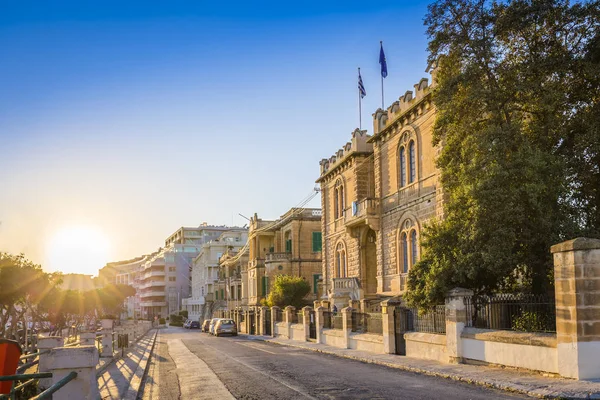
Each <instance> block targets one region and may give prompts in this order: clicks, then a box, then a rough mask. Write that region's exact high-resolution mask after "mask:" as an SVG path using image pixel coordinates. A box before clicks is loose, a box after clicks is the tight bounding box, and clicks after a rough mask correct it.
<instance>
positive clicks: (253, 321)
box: [248, 310, 256, 335]
mask: <svg viewBox="0 0 600 400" xmlns="http://www.w3.org/2000/svg"><path fill="white" fill-rule="evenodd" d="M248 318H250V324H249V325H250V332H249V334H250V335H256V313H255V312H254V311H253V310H250V311H249V312H248Z"/></svg>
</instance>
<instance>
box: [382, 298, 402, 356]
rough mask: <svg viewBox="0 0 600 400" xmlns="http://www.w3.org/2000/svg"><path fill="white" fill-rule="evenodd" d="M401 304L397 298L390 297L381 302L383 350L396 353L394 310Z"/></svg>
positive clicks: (387, 352)
mask: <svg viewBox="0 0 600 400" xmlns="http://www.w3.org/2000/svg"><path fill="white" fill-rule="evenodd" d="M398 304H400V303H399V302H398V301H396V300H392V299H388V300H384V301H382V302H381V329H382V334H383V352H384V353H386V354H395V353H396V326H395V320H394V311H395V310H396V306H397V305H398Z"/></svg>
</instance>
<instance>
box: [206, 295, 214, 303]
mask: <svg viewBox="0 0 600 400" xmlns="http://www.w3.org/2000/svg"><path fill="white" fill-rule="evenodd" d="M204 301H206V302H208V301H215V294H214V293H208V294H205V295H204Z"/></svg>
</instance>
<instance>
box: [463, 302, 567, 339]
mask: <svg viewBox="0 0 600 400" xmlns="http://www.w3.org/2000/svg"><path fill="white" fill-rule="evenodd" d="M465 306H466V311H467V326H471V327H475V328H483V329H499V330H514V331H523V332H556V304H555V301H554V297H553V296H548V295H533V294H510V293H505V294H497V295H493V296H471V297H467V298H465Z"/></svg>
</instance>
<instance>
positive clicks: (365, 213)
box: [344, 198, 381, 231]
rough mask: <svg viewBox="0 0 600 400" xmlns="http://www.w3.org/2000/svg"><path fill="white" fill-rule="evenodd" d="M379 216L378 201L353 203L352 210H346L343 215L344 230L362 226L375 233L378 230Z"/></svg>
mask: <svg viewBox="0 0 600 400" xmlns="http://www.w3.org/2000/svg"><path fill="white" fill-rule="evenodd" d="M380 215H381V212H380V207H379V199H372V198H371V199H363V200H360V201H353V202H352V208H351V209H350V210H346V212H345V215H344V220H345V224H346V228H353V227H356V226H359V225H363V224H364V225H368V226H369V227H370V228H371V229H373V230H374V231H377V230H379V221H380Z"/></svg>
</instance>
